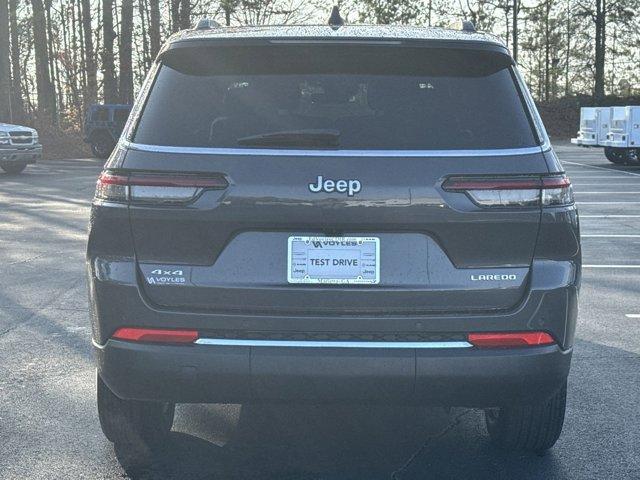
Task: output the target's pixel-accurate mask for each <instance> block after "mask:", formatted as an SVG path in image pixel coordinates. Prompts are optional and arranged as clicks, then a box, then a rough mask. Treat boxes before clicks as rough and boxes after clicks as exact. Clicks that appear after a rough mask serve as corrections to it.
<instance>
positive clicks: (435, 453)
mask: <svg viewBox="0 0 640 480" xmlns="http://www.w3.org/2000/svg"><path fill="white" fill-rule="evenodd" d="M184 414H185V415H189V412H188V411H186V412H184ZM200 414H201V413H198V415H200ZM455 419H459V423H458V424H455V425H452V422H454V420H455ZM482 422H483V418H482V415H481V413H480V412H478V411H475V410H464V409H454V410H453V411H452V412H451V413H447V412H446V411H444V410H443V409H438V408H433V409H426V408H417V407H379V406H376V407H370V406H359V407H353V406H351V407H344V406H340V407H338V406H315V405H307V406H288V405H261V406H246V407H243V410H242V414H241V415H240V421H239V423H238V425H237V427H236V429H235V431H234V432H233V434H232V437H231V439H230V440H229V441H228V443H226V445H224V446H219V445H217V444H216V443H213V442H211V441H208V440H204V439H202V438H198V437H196V436H193V435H189V434H186V433H178V432H172V433H171V436H170V439H169V442H168V443H167V445H165V448H163V449H162V451H161V452H159V453H158V460H157V461H156V465H155V466H154V468H153V470H151V471H145V472H136V471H134V470H129V471H128V472H127V473H128V474H129V475H130V477H131V478H133V479H136V480H150V479H165V478H167V479H174V478H175V479H178V478H181V479H229V480H235V479H268V480H271V479H273V480H275V479H278V480H321V479H322V480H329V479H331V480H333V479H335V480H338V479H339V480H356V479H357V480H360V479H366V480H374V479H392V480H407V479H416V480H417V479H421V480H423V479H432V478H433V479H447V478H452V479H453V478H455V479H482V478H487V479H489V478H491V479H493V478H514V479H515V478H518V479H523V478H547V477H546V475H544V473H543V472H545V471H547V472H549V471H552V472H554V475H553V476H554V478H563V477H564V475H563V474H562V473H561V472H562V469H561V467H559V465H558V464H557V462H556V460H555V458H554V455H553V453H549V454H548V455H546V456H544V457H538V456H535V455H533V454H520V453H505V452H501V451H498V450H496V449H494V448H493V447H492V446H491V445H490V444H489V442H488V438H487V437H486V434H485V432H484V426H483V423H482ZM449 427H450V428H449ZM430 440H433V441H430ZM414 454H416V455H415V458H413V459H412V460H411V458H412V455H414ZM403 466H405V468H403ZM539 475H540V476H539ZM566 478H569V477H568V476H567V477H566Z"/></svg>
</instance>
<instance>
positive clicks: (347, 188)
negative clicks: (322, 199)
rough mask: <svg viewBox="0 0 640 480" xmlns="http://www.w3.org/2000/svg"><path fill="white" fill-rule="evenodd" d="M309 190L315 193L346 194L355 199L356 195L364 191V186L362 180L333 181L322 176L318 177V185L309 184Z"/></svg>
mask: <svg viewBox="0 0 640 480" xmlns="http://www.w3.org/2000/svg"><path fill="white" fill-rule="evenodd" d="M309 190H310V191H311V192H313V193H319V192H327V193H332V192H338V193H346V194H347V196H349V197H353V196H354V195H355V194H356V193H358V192H359V191H360V190H362V184H361V183H360V180H351V179H348V180H331V179H330V178H327V179H326V180H325V179H324V178H323V177H322V175H318V178H317V180H316V183H315V184H313V183H310V184H309Z"/></svg>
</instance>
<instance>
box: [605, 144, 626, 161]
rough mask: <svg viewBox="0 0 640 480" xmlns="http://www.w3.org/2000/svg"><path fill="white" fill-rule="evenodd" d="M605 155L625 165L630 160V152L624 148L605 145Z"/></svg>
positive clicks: (608, 158) (610, 159)
mask: <svg viewBox="0 0 640 480" xmlns="http://www.w3.org/2000/svg"><path fill="white" fill-rule="evenodd" d="M604 156H605V157H607V160H609V161H610V162H611V163H615V164H616V165H623V164H625V163H627V161H628V152H627V150H626V149H624V148H614V147H604Z"/></svg>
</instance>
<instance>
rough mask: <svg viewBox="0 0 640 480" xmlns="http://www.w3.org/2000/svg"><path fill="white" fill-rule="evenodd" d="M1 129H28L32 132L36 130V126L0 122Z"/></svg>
mask: <svg viewBox="0 0 640 480" xmlns="http://www.w3.org/2000/svg"><path fill="white" fill-rule="evenodd" d="M0 130H2V131H5V130H27V131H30V132H35V131H36V130H35V128H31V127H25V126H23V125H13V124H11V123H2V122H0Z"/></svg>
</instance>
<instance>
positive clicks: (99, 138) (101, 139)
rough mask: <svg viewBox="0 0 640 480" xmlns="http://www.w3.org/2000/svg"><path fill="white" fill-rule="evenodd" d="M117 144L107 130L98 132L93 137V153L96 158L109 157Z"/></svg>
mask: <svg viewBox="0 0 640 480" xmlns="http://www.w3.org/2000/svg"><path fill="white" fill-rule="evenodd" d="M115 146H116V142H114V141H113V138H112V137H111V135H109V134H108V133H106V132H97V133H95V134H94V135H93V136H92V137H91V153H93V156H94V157H96V158H101V159H106V158H109V155H111V152H112V151H113V149H114V148H115Z"/></svg>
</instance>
